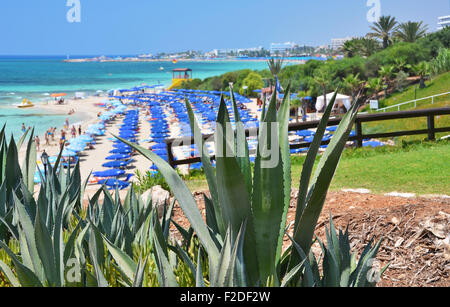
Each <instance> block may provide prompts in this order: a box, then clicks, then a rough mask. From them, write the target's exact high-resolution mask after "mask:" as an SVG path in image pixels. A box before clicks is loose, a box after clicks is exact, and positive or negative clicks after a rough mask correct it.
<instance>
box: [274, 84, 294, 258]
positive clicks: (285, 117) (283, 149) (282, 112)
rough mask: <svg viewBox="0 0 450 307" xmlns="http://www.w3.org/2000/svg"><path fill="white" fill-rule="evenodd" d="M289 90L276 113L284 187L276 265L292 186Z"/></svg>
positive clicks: (288, 87) (281, 246)
mask: <svg viewBox="0 0 450 307" xmlns="http://www.w3.org/2000/svg"><path fill="white" fill-rule="evenodd" d="M290 88H291V84H290V82H289V84H288V86H287V88H286V92H285V94H284V97H283V101H282V103H281V106H280V109H279V111H278V120H277V121H278V125H279V131H278V135H279V142H280V154H281V155H280V157H281V163H282V164H283V176H284V178H283V186H284V207H283V212H282V215H281V224H280V229H279V231H280V233H279V235H278V244H277V251H276V254H275V255H276V259H275V263H276V264H278V263H279V261H280V256H281V251H282V248H283V238H284V233H285V231H284V227H285V225H286V219H287V213H288V210H289V205H290V203H291V186H292V176H291V148H290V143H289V117H290V110H291V106H290V102H291V101H290Z"/></svg>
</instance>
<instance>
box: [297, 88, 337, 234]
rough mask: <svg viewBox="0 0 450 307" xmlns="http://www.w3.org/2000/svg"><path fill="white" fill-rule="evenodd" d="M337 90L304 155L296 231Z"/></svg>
mask: <svg viewBox="0 0 450 307" xmlns="http://www.w3.org/2000/svg"><path fill="white" fill-rule="evenodd" d="M337 92H338V90H336V92H335V93H334V95H333V97H332V98H331V101H330V103H329V104H328V106H327V108H326V109H325V112H324V113H323V116H322V119H321V121H320V123H319V126H318V127H317V131H316V134H315V136H314V140H313V142H312V143H311V147H310V148H309V150H308V154H307V155H306V159H305V162H304V163H303V169H302V174H301V177H300V187H299V191H298V200H297V210H296V213H295V228H294V229H297V225H298V223H299V221H300V217H301V216H302V213H303V210H304V209H305V207H306V196H307V194H308V188H309V182H310V179H311V174H312V171H313V168H314V163H315V161H316V157H317V153H318V152H319V148H320V146H321V144H322V139H323V136H324V134H325V131H326V128H327V125H328V120H329V119H330V115H331V111H332V110H333V106H334V103H335V101H336V95H337Z"/></svg>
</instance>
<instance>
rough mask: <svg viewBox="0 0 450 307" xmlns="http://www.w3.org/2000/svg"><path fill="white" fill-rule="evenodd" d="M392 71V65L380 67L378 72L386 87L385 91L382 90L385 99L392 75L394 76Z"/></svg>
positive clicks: (393, 67) (393, 68)
mask: <svg viewBox="0 0 450 307" xmlns="http://www.w3.org/2000/svg"><path fill="white" fill-rule="evenodd" d="M394 70H395V66H394V65H388V66H383V67H381V68H380V70H379V71H378V75H379V76H380V78H381V79H382V80H383V81H384V84H385V85H386V87H385V90H384V96H385V97H386V98H387V97H388V89H389V84H390V83H391V81H392V78H393V77H394V74H395V73H394Z"/></svg>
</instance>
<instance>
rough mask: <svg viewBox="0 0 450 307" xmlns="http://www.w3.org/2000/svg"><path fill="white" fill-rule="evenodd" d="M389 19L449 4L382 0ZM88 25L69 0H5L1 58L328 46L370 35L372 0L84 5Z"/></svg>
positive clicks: (432, 23) (0, 7)
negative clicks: (76, 19) (71, 17)
mask: <svg viewBox="0 0 450 307" xmlns="http://www.w3.org/2000/svg"><path fill="white" fill-rule="evenodd" d="M380 1H381V10H382V14H384V15H392V16H395V17H397V19H398V20H399V21H408V20H413V21H416V20H417V21H418V20H421V21H424V23H426V24H428V25H429V29H430V30H433V31H434V30H436V27H437V17H438V16H443V15H449V14H450V0H428V1H424V0H380ZM80 2H81V23H69V22H67V19H66V14H67V11H68V10H69V8H68V7H66V0H38V1H36V0H8V1H5V0H3V1H1V2H0V31H1V32H0V33H1V36H0V38H1V42H0V54H2V55H18V54H20V55H66V54H72V55H87V54H89V55H91V54H92V55H101V54H138V53H143V52H152V53H156V52H161V51H169V52H172V51H183V50H188V49H195V50H203V51H209V50H212V49H215V48H246V47H254V46H264V47H266V48H268V47H269V46H270V43H271V42H285V41H293V42H296V43H300V44H307V45H322V44H329V43H330V40H331V38H337V37H346V36H360V35H364V34H366V33H367V32H368V30H369V25H370V24H369V22H368V21H367V19H366V14H367V11H368V10H369V8H368V7H367V6H366V2H367V0H307V1H305V0H227V1H217V0H191V1H186V0H184V1H181V0H171V1H168V0H131V1H130V0H127V1H126V0H80Z"/></svg>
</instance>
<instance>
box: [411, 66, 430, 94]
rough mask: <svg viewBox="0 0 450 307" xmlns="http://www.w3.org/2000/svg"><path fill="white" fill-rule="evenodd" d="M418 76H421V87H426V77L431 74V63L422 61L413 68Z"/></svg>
mask: <svg viewBox="0 0 450 307" xmlns="http://www.w3.org/2000/svg"><path fill="white" fill-rule="evenodd" d="M413 70H414V72H415V73H416V75H417V76H419V77H420V88H425V87H426V85H425V78H426V77H427V76H428V75H429V74H430V64H429V63H428V62H425V61H424V62H420V63H419V64H417V65H416V66H414V68H413Z"/></svg>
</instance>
